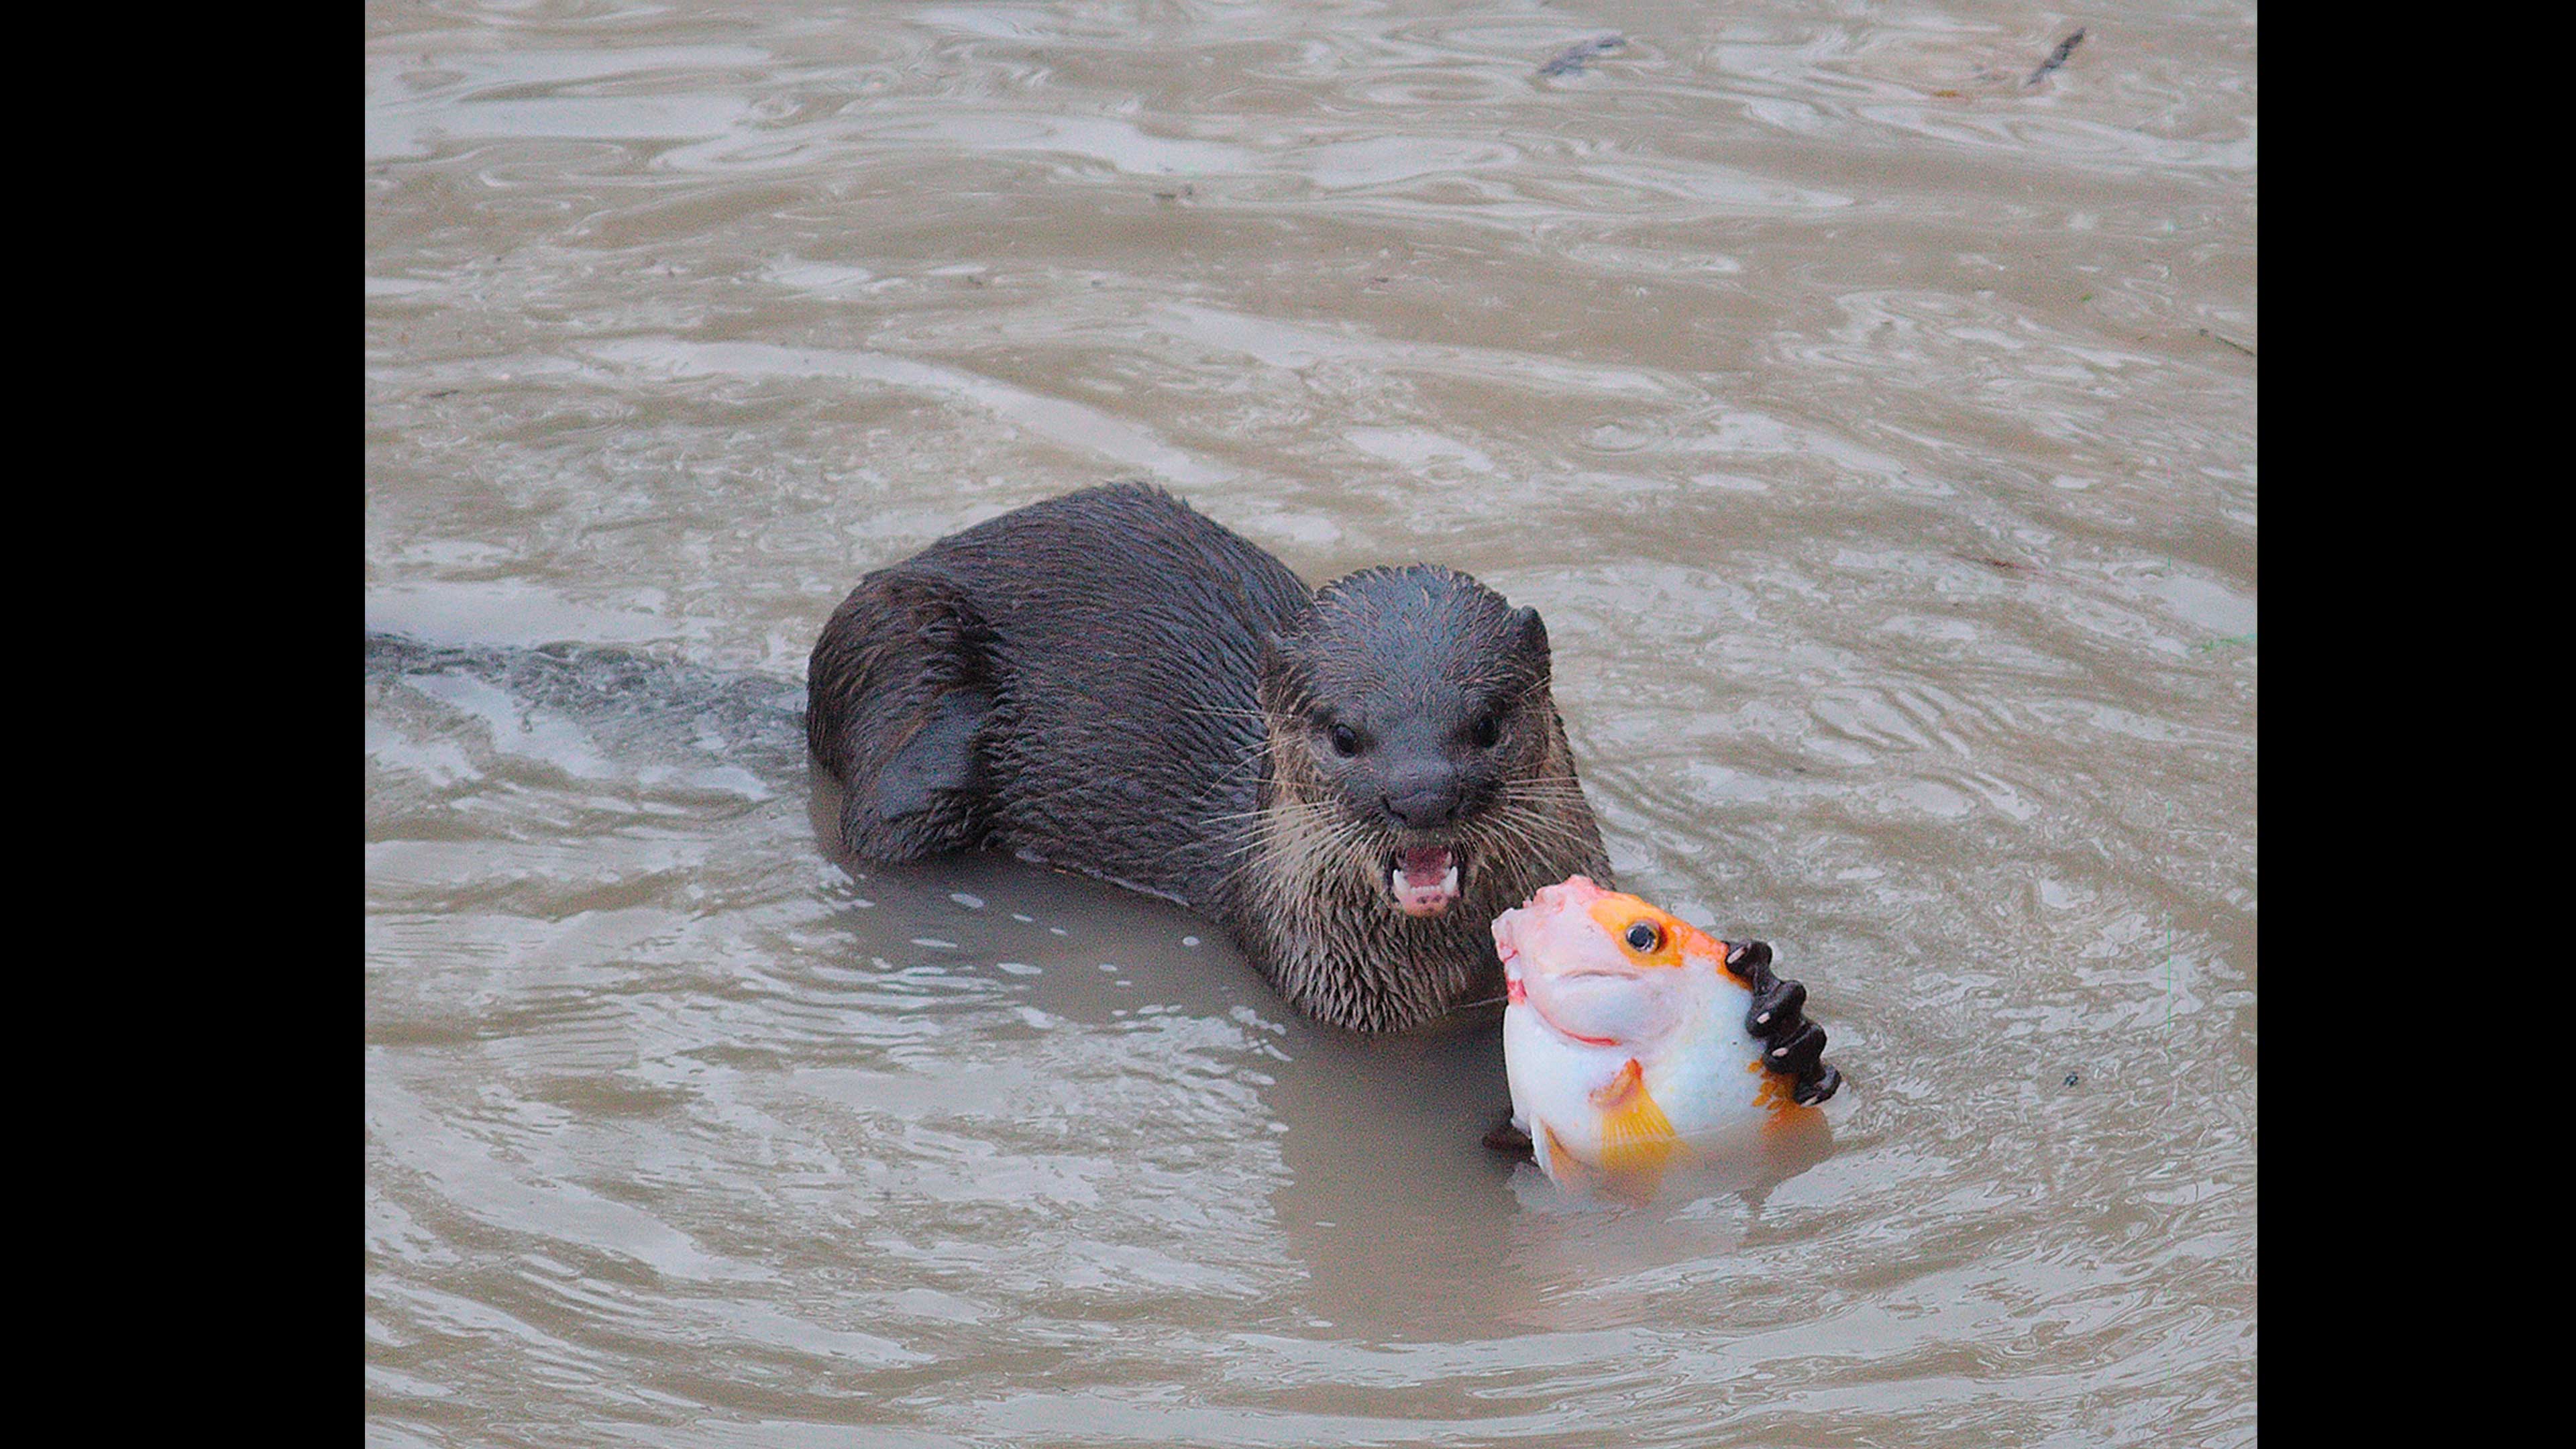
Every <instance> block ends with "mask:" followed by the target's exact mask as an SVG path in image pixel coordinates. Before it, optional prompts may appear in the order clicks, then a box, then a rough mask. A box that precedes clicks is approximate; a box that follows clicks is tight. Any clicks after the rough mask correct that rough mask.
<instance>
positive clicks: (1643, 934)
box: [1628, 921, 1664, 952]
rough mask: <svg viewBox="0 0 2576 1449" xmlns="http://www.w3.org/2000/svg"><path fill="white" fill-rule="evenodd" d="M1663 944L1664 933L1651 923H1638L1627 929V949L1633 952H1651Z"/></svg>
mask: <svg viewBox="0 0 2576 1449" xmlns="http://www.w3.org/2000/svg"><path fill="white" fill-rule="evenodd" d="M1663 944H1664V933H1663V931H1662V930H1661V929H1659V928H1658V927H1657V926H1656V925H1655V923H1654V922H1652V921H1639V922H1637V923H1636V924H1635V925H1632V926H1630V927H1629V928H1628V947H1629V949H1630V950H1634V951H1645V952H1652V951H1654V950H1655V949H1656V948H1657V947H1659V946H1661V945H1663Z"/></svg>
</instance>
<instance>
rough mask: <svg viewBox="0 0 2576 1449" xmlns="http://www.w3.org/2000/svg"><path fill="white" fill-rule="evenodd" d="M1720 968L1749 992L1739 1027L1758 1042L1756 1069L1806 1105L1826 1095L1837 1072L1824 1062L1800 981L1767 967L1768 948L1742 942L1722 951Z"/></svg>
mask: <svg viewBox="0 0 2576 1449" xmlns="http://www.w3.org/2000/svg"><path fill="white" fill-rule="evenodd" d="M1726 968H1727V969H1728V970H1729V971H1732V972H1734V973H1735V975H1736V976H1737V977H1738V978H1740V979H1741V980H1743V981H1745V982H1746V983H1748V984H1749V985H1751V986H1752V988H1753V1006H1752V1009H1751V1010H1749V1011H1747V1012H1745V1013H1744V1029H1745V1031H1746V1032H1748V1033H1750V1034H1751V1035H1752V1037H1753V1039H1754V1040H1756V1041H1759V1042H1761V1043H1763V1047H1764V1049H1763V1052H1762V1065H1763V1066H1765V1067H1767V1068H1769V1069H1770V1070H1772V1071H1775V1072H1778V1073H1780V1074H1781V1075H1783V1076H1785V1077H1787V1078H1789V1079H1790V1081H1791V1082H1792V1083H1793V1084H1794V1085H1793V1087H1792V1089H1791V1096H1792V1097H1793V1098H1795V1099H1796V1101H1797V1102H1798V1104H1799V1105H1800V1106H1807V1107H1811V1106H1814V1105H1815V1104H1816V1103H1818V1102H1821V1101H1824V1100H1825V1099H1826V1098H1828V1097H1831V1096H1832V1095H1833V1094H1834V1093H1835V1091H1836V1090H1838V1089H1839V1088H1840V1087H1841V1086H1842V1084H1843V1074H1842V1073H1841V1072H1838V1071H1836V1070H1834V1069H1833V1068H1832V1067H1830V1066H1827V1065H1826V1064H1825V1029H1824V1028H1823V1027H1820V1026H1818V1025H1816V1024H1815V1023H1814V1022H1812V1021H1809V1020H1807V1015H1806V1010H1807V988H1806V985H1805V983H1803V982H1799V981H1794V980H1791V979H1789V978H1787V977H1784V976H1780V975H1777V974H1776V973H1774V972H1773V971H1772V969H1771V947H1770V944H1769V943H1768V942H1764V941H1747V942H1745V943H1744V944H1743V945H1741V946H1738V947H1736V948H1735V949H1733V950H1731V951H1729V952H1727V953H1726Z"/></svg>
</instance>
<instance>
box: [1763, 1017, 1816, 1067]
mask: <svg viewBox="0 0 2576 1449" xmlns="http://www.w3.org/2000/svg"><path fill="white" fill-rule="evenodd" d="M1824 1058H1825V1029H1824V1028H1823V1027H1821V1026H1818V1025H1816V1024H1815V1023H1814V1022H1812V1021H1810V1022H1806V1023H1803V1024H1802V1025H1800V1027H1799V1028H1798V1030H1797V1032H1796V1033H1795V1034H1794V1035H1792V1036H1790V1037H1789V1038H1788V1039H1787V1040H1785V1041H1778V1042H1774V1043H1773V1044H1772V1047H1771V1049H1770V1050H1769V1051H1766V1052H1764V1053H1763V1054H1762V1065H1764V1066H1766V1067H1769V1068H1770V1069H1771V1070H1773V1071H1775V1072H1780V1073H1782V1074H1784V1075H1787V1076H1792V1077H1795V1078H1797V1079H1798V1080H1799V1081H1801V1082H1803V1081H1806V1080H1807V1079H1809V1078H1810V1077H1813V1076H1814V1075H1815V1074H1816V1073H1817V1072H1819V1071H1821V1070H1822V1069H1823V1067H1824Z"/></svg>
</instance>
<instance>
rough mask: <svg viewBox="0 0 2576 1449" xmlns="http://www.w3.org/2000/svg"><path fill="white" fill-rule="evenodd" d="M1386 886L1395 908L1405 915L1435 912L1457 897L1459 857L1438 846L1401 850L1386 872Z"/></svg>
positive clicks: (1433, 913)
mask: <svg viewBox="0 0 2576 1449" xmlns="http://www.w3.org/2000/svg"><path fill="white" fill-rule="evenodd" d="M1387 888H1388V889H1389V890H1390V891H1391V892H1392V893H1393V894H1394V896H1395V906H1396V909H1397V910H1400V911H1402V912H1404V913H1405V914H1406V915H1408V916H1436V915H1438V914H1440V913H1441V912H1442V911H1445V910H1447V909H1449V903H1450V902H1451V901H1454V900H1456V899H1458V857H1457V855H1456V854H1454V853H1453V852H1451V851H1448V850H1445V849H1443V848H1441V847H1439V846H1436V845H1435V846H1423V847H1419V848H1416V849H1412V850H1400V851H1397V852H1396V854H1395V865H1394V867H1393V868H1392V869H1390V870H1389V871H1388V872H1387Z"/></svg>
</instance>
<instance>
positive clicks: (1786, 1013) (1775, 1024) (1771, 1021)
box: [1744, 977, 1807, 1039]
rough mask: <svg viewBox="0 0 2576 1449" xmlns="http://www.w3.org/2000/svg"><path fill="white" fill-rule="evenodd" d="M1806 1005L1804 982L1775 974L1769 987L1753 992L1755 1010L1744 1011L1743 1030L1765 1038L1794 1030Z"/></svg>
mask: <svg viewBox="0 0 2576 1449" xmlns="http://www.w3.org/2000/svg"><path fill="white" fill-rule="evenodd" d="M1806 1004H1807V988H1806V985H1805V984H1804V983H1802V982H1797V981H1783V980H1780V979H1779V978H1777V977H1774V978H1772V986H1771V989H1770V990H1768V991H1757V992H1755V993H1754V994H1753V1009H1752V1010H1751V1011H1748V1012H1746V1013H1745V1014H1744V1029H1745V1030H1746V1031H1748V1032H1751V1033H1752V1034H1753V1035H1754V1036H1756V1037H1758V1038H1763V1039H1768V1038H1770V1037H1772V1036H1775V1035H1777V1034H1779V1033H1780V1032H1782V1031H1788V1030H1794V1029H1795V1028H1796V1027H1797V1024H1798V1020H1799V1016H1798V1013H1799V1012H1800V1010H1801V1009H1803V1008H1804V1007H1805V1006H1806Z"/></svg>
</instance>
